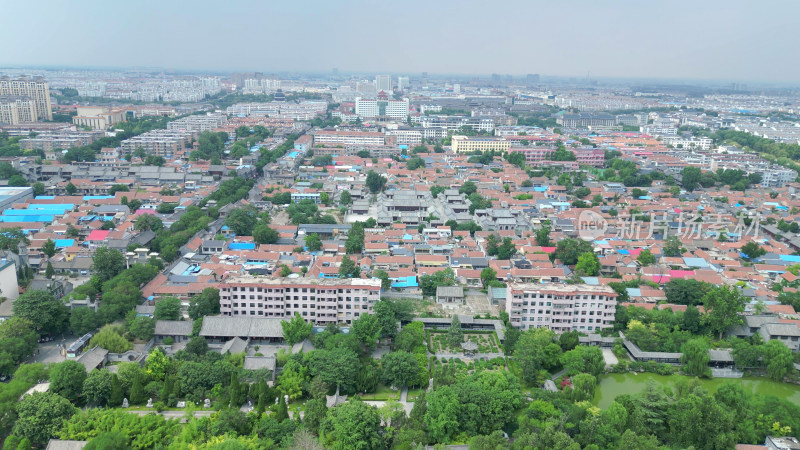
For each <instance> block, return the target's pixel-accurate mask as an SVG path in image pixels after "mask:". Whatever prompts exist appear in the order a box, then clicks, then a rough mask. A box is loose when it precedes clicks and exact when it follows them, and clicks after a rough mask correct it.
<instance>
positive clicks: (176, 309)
mask: <svg viewBox="0 0 800 450" xmlns="http://www.w3.org/2000/svg"><path fill="white" fill-rule="evenodd" d="M153 317H154V318H155V319H156V320H181V319H182V318H183V317H182V314H181V301H180V299H178V298H177V297H163V298H160V299H158V301H157V302H156V310H155V313H154V314H153Z"/></svg>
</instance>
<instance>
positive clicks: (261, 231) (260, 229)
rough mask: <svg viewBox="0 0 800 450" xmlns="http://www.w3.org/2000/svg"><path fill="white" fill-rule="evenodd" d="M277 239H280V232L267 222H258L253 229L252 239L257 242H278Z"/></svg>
mask: <svg viewBox="0 0 800 450" xmlns="http://www.w3.org/2000/svg"><path fill="white" fill-rule="evenodd" d="M278 239H280V234H279V233H278V231H277V230H275V229H273V228H272V227H270V226H269V223H267V222H264V221H262V222H259V223H258V225H256V226H255V228H254V229H253V240H254V241H256V242H257V243H259V244H274V243H276V242H278Z"/></svg>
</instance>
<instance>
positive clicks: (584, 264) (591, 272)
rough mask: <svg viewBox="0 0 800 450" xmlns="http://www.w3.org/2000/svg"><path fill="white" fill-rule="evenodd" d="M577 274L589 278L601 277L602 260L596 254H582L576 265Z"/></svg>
mask: <svg viewBox="0 0 800 450" xmlns="http://www.w3.org/2000/svg"><path fill="white" fill-rule="evenodd" d="M575 273H577V274H578V275H583V276H588V277H595V276H597V275H600V259H599V258H598V257H597V255H595V254H594V252H586V253H583V254H581V255H580V256H579V257H578V263H577V264H576V265H575Z"/></svg>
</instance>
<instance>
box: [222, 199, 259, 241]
mask: <svg viewBox="0 0 800 450" xmlns="http://www.w3.org/2000/svg"><path fill="white" fill-rule="evenodd" d="M257 222H258V210H257V209H256V208H255V207H254V206H250V205H248V206H243V207H241V208H236V209H234V210H233V211H231V212H230V213H228V217H227V219H225V225H227V226H229V227H230V229H231V230H233V232H234V233H236V234H237V235H238V236H250V235H252V234H253V229H254V228H255V226H256V223H257Z"/></svg>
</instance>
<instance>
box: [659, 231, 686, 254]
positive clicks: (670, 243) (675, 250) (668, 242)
mask: <svg viewBox="0 0 800 450" xmlns="http://www.w3.org/2000/svg"><path fill="white" fill-rule="evenodd" d="M662 253H663V254H664V256H667V257H670V258H674V257H678V256H681V253H682V252H681V241H680V240H679V239H678V238H677V237H676V236H670V237H668V238H667V239H665V240H664V247H663V249H662Z"/></svg>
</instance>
